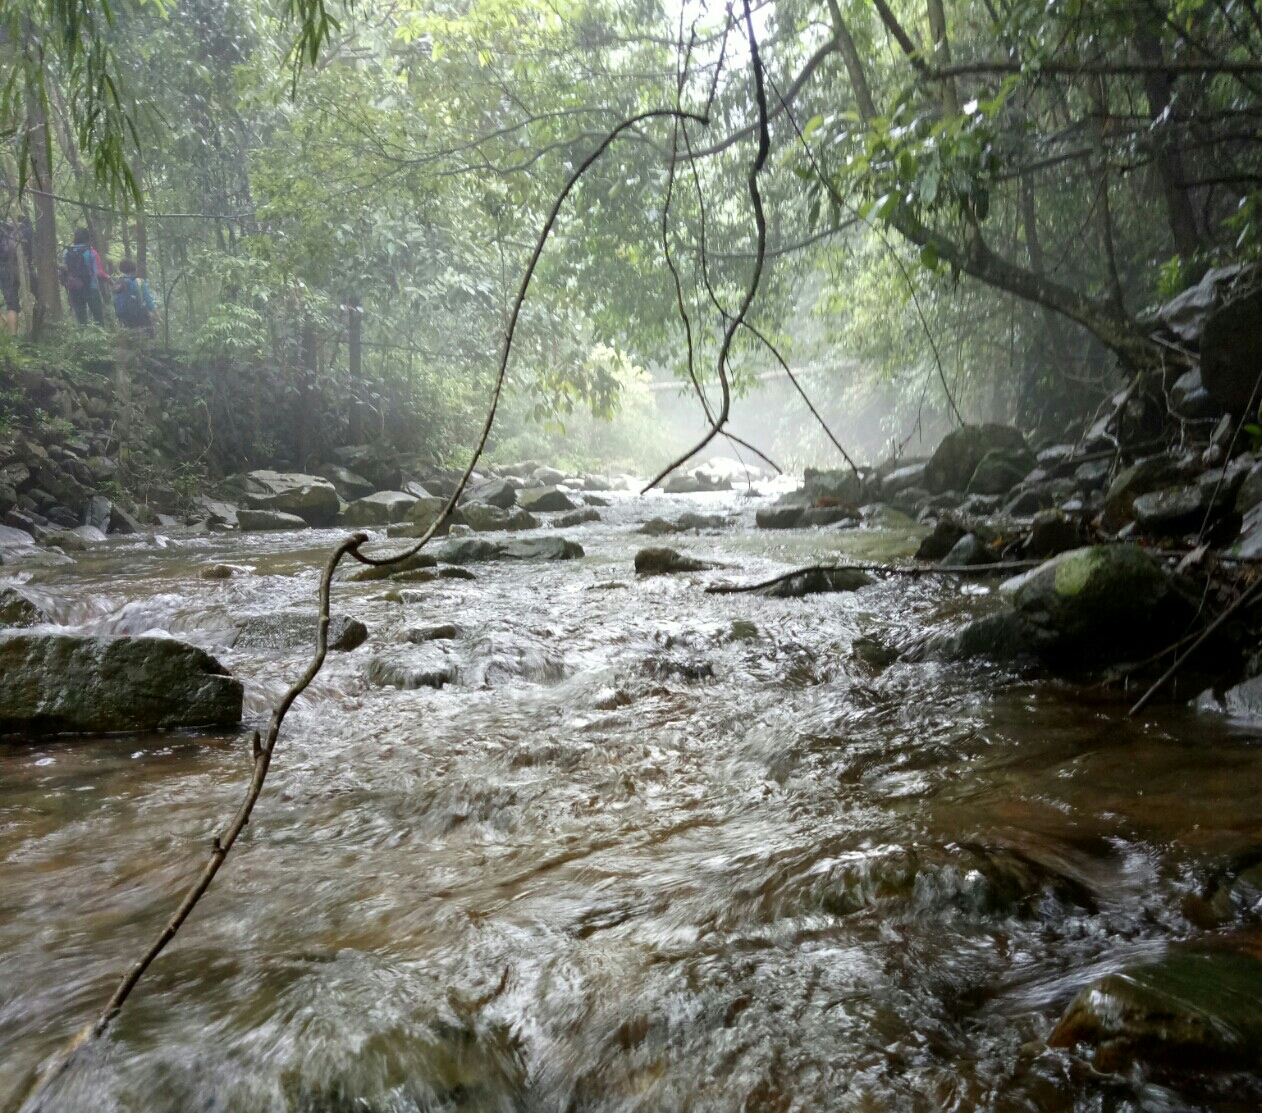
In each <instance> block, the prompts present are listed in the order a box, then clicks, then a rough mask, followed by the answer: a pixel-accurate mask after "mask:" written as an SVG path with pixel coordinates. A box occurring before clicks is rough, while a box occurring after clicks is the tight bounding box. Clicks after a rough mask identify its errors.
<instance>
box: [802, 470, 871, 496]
mask: <svg viewBox="0 0 1262 1113" xmlns="http://www.w3.org/2000/svg"><path fill="white" fill-rule="evenodd" d="M802 493H803V494H804V495H805V496H806V497H807V499H809V500H810V502H811V503H812V505H819V504H821V503H827V504H837V503H848V504H854V503H857V502H859V501H860V497H861V495H862V493H863V481H862V480H861V479H860V478H859V476H858V475H857V474H856V473H855V472H853V471H851V470H850V469H849V468H845V469H841V468H837V469H830V470H828V471H817V470H816V469H815V468H807V469H806V471H805V472H803V473H802Z"/></svg>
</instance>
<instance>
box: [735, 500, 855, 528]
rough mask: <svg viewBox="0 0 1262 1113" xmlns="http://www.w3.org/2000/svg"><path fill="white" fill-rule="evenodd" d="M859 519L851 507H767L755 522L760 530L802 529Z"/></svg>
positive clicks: (758, 513)
mask: <svg viewBox="0 0 1262 1113" xmlns="http://www.w3.org/2000/svg"><path fill="white" fill-rule="evenodd" d="M857 517H858V510H857V509H856V508H854V507H849V506H767V507H764V508H763V509H761V510H759V511H758V512H757V513H756V514H755V515H754V521H755V522H756V523H757V525H758V527H759V528H760V529H800V528H802V527H805V526H830V525H832V524H833V523H834V522H840V521H843V520H844V519H847V518H857Z"/></svg>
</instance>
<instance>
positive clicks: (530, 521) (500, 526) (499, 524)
mask: <svg viewBox="0 0 1262 1113" xmlns="http://www.w3.org/2000/svg"><path fill="white" fill-rule="evenodd" d="M460 517H461V518H463V519H464V523H465V525H467V526H469V527H470V528H471V529H473V530H475V531H477V532H478V533H489V532H492V531H494V530H519V529H537V528H538V526H539V519H538V518H536V517H535V516H534V515H533V514H531V513H530V511H529V510H523V509H521V508H520V507H514V508H512V509H510V510H503V509H501V508H500V507H498V506H495V505H493V504H491V503H484V502H466V503H464V504H463V505H462V506H461V507H460Z"/></svg>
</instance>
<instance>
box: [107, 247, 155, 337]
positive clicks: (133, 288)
mask: <svg viewBox="0 0 1262 1113" xmlns="http://www.w3.org/2000/svg"><path fill="white" fill-rule="evenodd" d="M118 271H119V274H118V281H117V282H116V283H115V284H114V316H115V317H117V318H118V320H119V323H120V324H122V325H125V326H126V327H127V328H135V329H145V330H146V331H147V332H148V333H149V335H150V336H152V335H153V318H154V311H155V310H156V309H157V306H156V305H155V304H154V301H153V294H152V292H151V291H150V289H149V283H148V282H146V281H145V280H144V279H143V278H140V277H139V276H138V275H137V274H136V263H135V261H134V260H132V259H120V260H119V261H118Z"/></svg>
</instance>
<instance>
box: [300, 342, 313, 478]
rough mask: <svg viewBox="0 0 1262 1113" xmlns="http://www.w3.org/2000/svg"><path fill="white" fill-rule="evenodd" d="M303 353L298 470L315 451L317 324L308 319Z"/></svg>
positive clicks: (301, 343) (301, 361) (303, 466)
mask: <svg viewBox="0 0 1262 1113" xmlns="http://www.w3.org/2000/svg"><path fill="white" fill-rule="evenodd" d="M299 343H300V347H301V352H300V355H299V367H298V433H297V438H296V439H297V446H296V453H297V456H298V460H297V464H298V470H299V471H302V470H303V469H305V468H306V466H307V458H308V457H309V456H310V455H311V454H312V453H313V452H314V451H315V436H314V434H315V430H314V428H313V414H312V403H313V397H312V396H313V393H314V390H315V381H316V330H315V322H314V321H313V320H311V318H310V317H307V318H305V319H304V320H303V322H302V333H301V335H300V337H299Z"/></svg>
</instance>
